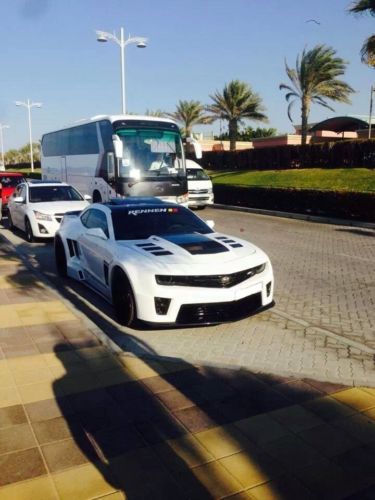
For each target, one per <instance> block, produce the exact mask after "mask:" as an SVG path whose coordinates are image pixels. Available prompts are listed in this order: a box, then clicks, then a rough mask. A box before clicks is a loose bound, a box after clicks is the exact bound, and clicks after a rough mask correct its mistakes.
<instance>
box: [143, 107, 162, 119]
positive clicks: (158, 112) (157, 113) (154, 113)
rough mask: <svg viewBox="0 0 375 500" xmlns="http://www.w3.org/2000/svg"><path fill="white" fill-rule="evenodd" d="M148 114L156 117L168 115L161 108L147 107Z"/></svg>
mask: <svg viewBox="0 0 375 500" xmlns="http://www.w3.org/2000/svg"><path fill="white" fill-rule="evenodd" d="M145 115H146V116H155V117H156V118H162V117H164V116H165V115H166V113H165V112H164V111H162V110H161V109H146V113H145Z"/></svg>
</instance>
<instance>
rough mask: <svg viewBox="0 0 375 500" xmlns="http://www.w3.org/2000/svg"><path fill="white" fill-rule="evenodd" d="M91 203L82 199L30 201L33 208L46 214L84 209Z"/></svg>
mask: <svg viewBox="0 0 375 500" xmlns="http://www.w3.org/2000/svg"><path fill="white" fill-rule="evenodd" d="M88 204H89V203H88V202H87V201H86V200H82V201H48V202H47V201H44V202H40V203H30V204H29V206H30V208H31V209H32V210H37V211H38V212H43V213H45V214H64V213H65V212H69V211H73V210H83V209H84V208H86V207H87V205H88Z"/></svg>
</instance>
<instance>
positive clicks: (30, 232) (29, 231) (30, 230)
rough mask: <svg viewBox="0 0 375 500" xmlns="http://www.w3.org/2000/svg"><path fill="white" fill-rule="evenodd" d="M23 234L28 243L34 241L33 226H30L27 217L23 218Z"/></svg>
mask: <svg viewBox="0 0 375 500" xmlns="http://www.w3.org/2000/svg"><path fill="white" fill-rule="evenodd" d="M25 234H26V241H28V242H29V243H33V242H34V241H35V236H34V233H33V228H32V227H31V224H30V221H29V219H26V220H25Z"/></svg>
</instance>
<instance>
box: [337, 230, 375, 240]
mask: <svg viewBox="0 0 375 500" xmlns="http://www.w3.org/2000/svg"><path fill="white" fill-rule="evenodd" d="M336 231H340V232H342V233H351V234H356V235H358V236H370V237H373V238H375V231H374V230H373V229H360V228H353V227H351V228H345V229H344V228H341V227H340V228H337V229H336Z"/></svg>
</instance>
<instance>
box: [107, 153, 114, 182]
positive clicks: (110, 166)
mask: <svg viewBox="0 0 375 500" xmlns="http://www.w3.org/2000/svg"><path fill="white" fill-rule="evenodd" d="M107 175H108V180H110V179H113V178H114V177H115V158H114V156H113V153H107Z"/></svg>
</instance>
